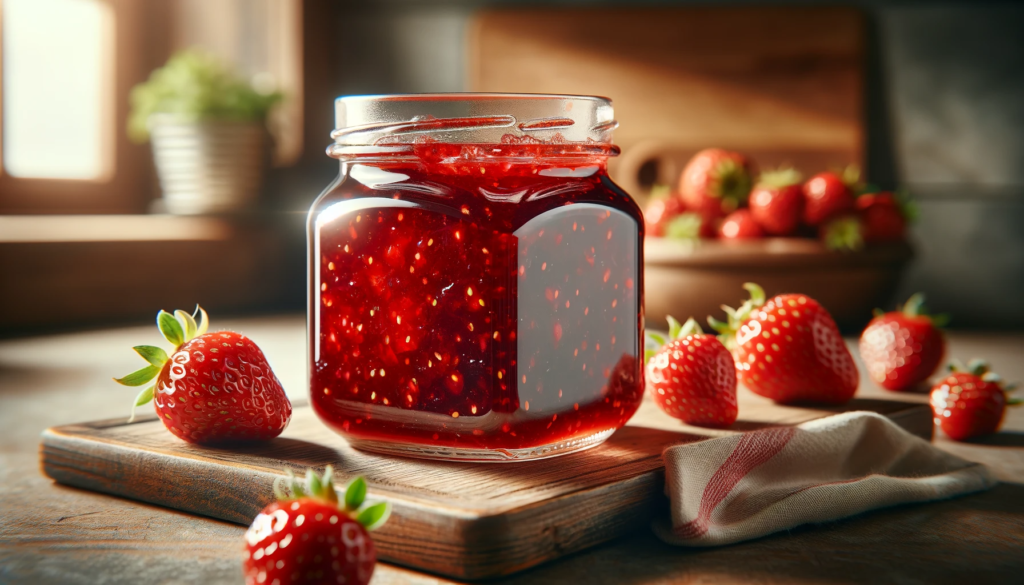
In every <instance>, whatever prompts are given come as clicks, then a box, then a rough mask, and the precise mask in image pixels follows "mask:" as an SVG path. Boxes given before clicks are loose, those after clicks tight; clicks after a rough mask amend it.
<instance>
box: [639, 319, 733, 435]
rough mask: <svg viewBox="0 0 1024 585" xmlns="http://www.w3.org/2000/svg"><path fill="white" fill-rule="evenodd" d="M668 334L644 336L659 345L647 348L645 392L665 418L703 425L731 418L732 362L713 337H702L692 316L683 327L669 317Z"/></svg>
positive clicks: (723, 424) (724, 423)
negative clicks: (648, 357)
mask: <svg viewBox="0 0 1024 585" xmlns="http://www.w3.org/2000/svg"><path fill="white" fill-rule="evenodd" d="M668 321H669V338H670V341H668V342H667V343H665V340H664V339H662V338H661V336H659V335H657V334H648V335H649V336H650V337H651V338H652V339H654V340H655V341H656V342H659V343H661V348H660V349H658V350H657V351H656V352H655V351H654V350H649V352H650V353H651V358H650V360H649V361H648V363H647V392H648V394H650V396H651V398H652V399H653V400H654V403H655V404H657V405H658V407H659V408H661V409H662V410H663V411H665V413H667V414H668V415H669V416H672V417H675V418H678V419H679V420H681V421H683V422H685V423H687V424H691V425H698V426H704V427H727V426H729V425H731V424H732V423H734V422H736V415H737V413H738V407H737V404H736V366H735V364H733V361H732V355H730V354H729V350H727V349H725V346H724V345H722V342H720V341H719V340H718V338H717V337H715V336H714V335H705V334H704V332H703V331H701V329H700V326H699V325H697V322H696V321H694V320H693V319H689V320H688V321H687V322H686V324H685V325H682V326H680V325H679V322H678V321H676V320H675V319H673V318H672V317H669V318H668Z"/></svg>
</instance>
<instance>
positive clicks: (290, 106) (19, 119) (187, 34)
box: [0, 0, 302, 214]
mask: <svg viewBox="0 0 1024 585" xmlns="http://www.w3.org/2000/svg"><path fill="white" fill-rule="evenodd" d="M301 8H302V4H301V2H300V0H218V1H217V2H209V1H206V0H175V1H174V2H151V1H149V0H0V214H54V213H65V214H66V213H141V212H145V211H146V210H147V207H148V206H149V202H150V199H152V197H153V190H154V188H155V180H154V178H153V176H152V172H153V171H152V162H151V160H152V155H151V154H150V148H149V145H139V144H133V143H131V142H130V141H129V140H128V138H127V134H126V132H125V122H126V120H127V117H128V111H129V93H130V91H131V88H132V87H133V86H134V85H135V84H136V83H138V82H140V81H142V80H144V79H146V78H147V77H148V76H149V73H150V71H152V70H153V69H154V68H156V67H159V66H160V65H162V64H163V63H164V62H165V61H166V60H167V57H168V56H169V55H170V54H171V52H172V51H173V50H175V49H178V48H184V47H191V46H199V47H201V48H203V49H205V50H208V51H210V52H212V53H214V54H215V55H217V56H219V57H221V58H222V59H224V60H225V61H227V62H229V63H233V64H234V65H235V66H236V67H237V68H238V69H239V71H240V72H242V73H243V74H244V75H247V76H251V77H252V78H253V79H254V81H255V82H260V83H265V84H271V85H274V86H276V87H278V88H279V89H281V90H283V91H284V92H285V95H286V102H285V104H283V106H282V107H279V108H277V110H276V111H275V112H274V116H273V119H272V120H271V122H270V126H271V131H272V132H273V133H274V134H275V138H276V140H275V145H276V151H275V157H274V158H275V162H276V163H277V164H290V163H293V162H294V161H295V160H296V159H297V158H298V155H299V154H300V153H301V150H302V132H301V130H302V107H301V104H302V30H301V27H302V18H301V14H302V11H301Z"/></svg>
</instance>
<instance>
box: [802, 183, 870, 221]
mask: <svg viewBox="0 0 1024 585" xmlns="http://www.w3.org/2000/svg"><path fill="white" fill-rule="evenodd" d="M858 177H859V173H857V172H856V171H854V170H848V171H847V172H845V173H844V174H843V176H839V175H838V174H836V173H833V172H824V173H818V174H817V175H814V176H813V177H811V178H810V179H808V180H807V182H806V183H804V186H803V192H804V214H803V219H804V223H806V224H807V225H810V226H819V225H821V224H823V223H825V222H827V221H828V220H830V219H833V218H835V217H837V216H839V215H842V214H844V213H847V212H851V211H853V209H854V200H853V190H852V185H853V184H855V183H856V182H857V180H858Z"/></svg>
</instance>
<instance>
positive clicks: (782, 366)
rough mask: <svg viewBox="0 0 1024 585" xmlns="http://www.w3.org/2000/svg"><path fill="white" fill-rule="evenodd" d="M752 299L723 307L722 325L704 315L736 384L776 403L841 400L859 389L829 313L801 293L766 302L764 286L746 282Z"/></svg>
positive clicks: (855, 372) (848, 397) (855, 368)
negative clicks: (728, 352)
mask: <svg viewBox="0 0 1024 585" xmlns="http://www.w3.org/2000/svg"><path fill="white" fill-rule="evenodd" d="M743 288H745V289H747V290H748V291H749V292H750V300H748V301H746V302H745V303H744V304H743V305H742V306H741V307H740V308H739V309H732V308H730V307H723V309H725V311H726V313H727V314H728V316H729V320H728V322H726V323H722V322H719V321H717V320H715V319H712V318H708V322H709V323H711V326H712V327H713V328H714V329H715V330H716V331H718V332H719V333H720V334H721V335H720V336H719V339H721V340H722V342H723V343H724V344H725V345H726V346H727V347H730V348H731V349H732V351H733V357H734V358H735V359H736V370H737V372H738V373H739V380H740V382H741V383H742V384H743V385H744V386H746V387H747V388H749V389H750V390H751V391H752V392H754V393H756V394H760V395H761V396H765V397H767V398H771V399H772V400H774V401H776V402H780V403H783V404H788V403H792V402H804V401H806V402H821V403H829V404H841V403H843V402H846V401H848V400H849V399H850V398H852V397H853V394H854V392H856V391H857V384H858V382H859V377H858V374H857V367H856V366H855V365H854V362H853V357H852V356H851V355H850V351H849V350H848V349H847V348H846V344H845V343H844V342H843V338H842V336H840V335H839V329H838V328H837V327H836V323H835V321H833V320H832V316H831V315H829V314H828V311H826V310H825V309H824V308H823V307H822V306H821V305H819V304H818V302H817V301H815V300H814V299H812V298H810V297H808V296H807V295H802V294H783V295H778V296H776V297H774V298H772V299H769V300H768V301H767V302H765V294H764V290H763V289H762V288H761V287H760V286H758V285H756V284H754V283H750V282H748V283H747V284H745V285H743Z"/></svg>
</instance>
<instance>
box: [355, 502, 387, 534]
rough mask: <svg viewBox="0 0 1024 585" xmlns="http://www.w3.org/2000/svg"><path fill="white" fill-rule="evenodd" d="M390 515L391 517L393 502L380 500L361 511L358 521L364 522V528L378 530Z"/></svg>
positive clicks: (357, 517)
mask: <svg viewBox="0 0 1024 585" xmlns="http://www.w3.org/2000/svg"><path fill="white" fill-rule="evenodd" d="M389 517H391V504H388V503H387V502H380V503H378V504H374V505H372V506H368V507H366V508H364V509H363V511H362V512H359V514H358V515H357V516H356V522H358V523H360V524H362V525H363V528H365V529H367V530H376V529H378V528H380V527H381V526H382V525H383V524H384V523H385V522H387V521H388V518H389Z"/></svg>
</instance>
